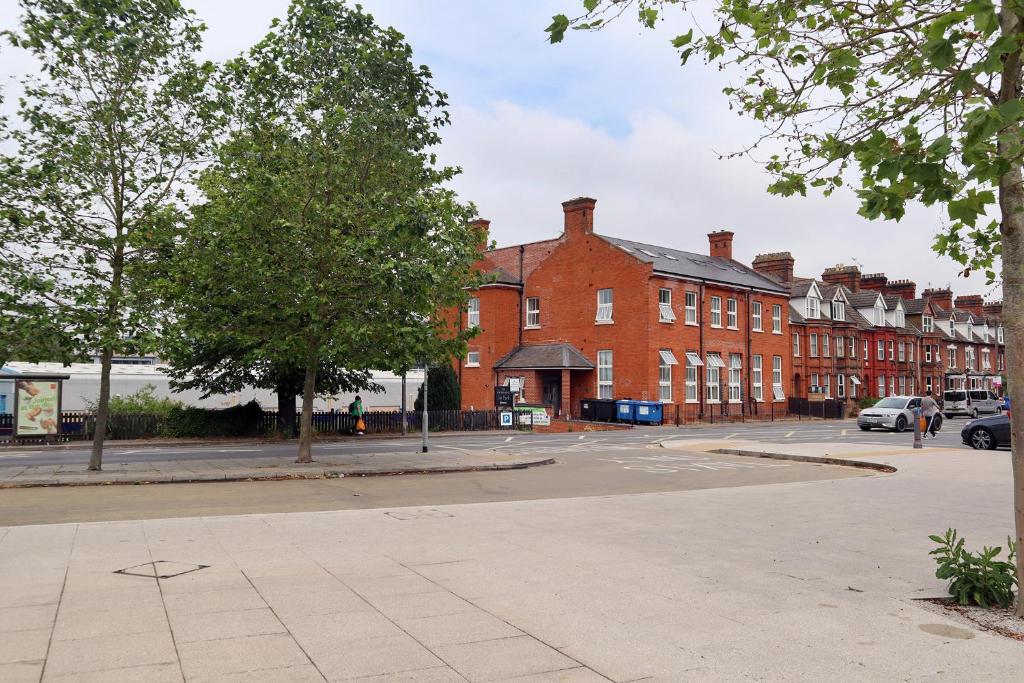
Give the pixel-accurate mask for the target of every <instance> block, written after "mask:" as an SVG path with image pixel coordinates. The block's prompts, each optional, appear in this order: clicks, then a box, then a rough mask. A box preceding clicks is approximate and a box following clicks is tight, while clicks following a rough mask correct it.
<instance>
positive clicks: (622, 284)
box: [457, 197, 791, 417]
mask: <svg viewBox="0 0 1024 683" xmlns="http://www.w3.org/2000/svg"><path fill="white" fill-rule="evenodd" d="M595 204H596V201H595V200H593V199H589V198H585V197H584V198H579V199H573V200H570V201H567V202H565V203H563V204H562V209H563V214H564V229H563V232H562V234H561V236H559V237H558V238H556V239H552V240H546V241H542V242H533V243H530V244H523V245H516V246H512V247H505V248H501V249H493V250H490V251H487V252H485V253H484V254H483V255H482V257H481V263H480V268H481V270H483V271H484V272H486V273H488V274H489V275H490V276H491V278H492V280H493V282H492V283H491V284H488V285H486V286H483V287H481V288H480V289H479V290H478V291H477V292H475V294H474V296H473V298H472V299H471V300H470V303H469V307H468V310H467V311H466V312H465V314H464V316H463V323H464V324H465V325H469V326H474V325H478V326H479V327H480V328H481V331H480V334H479V335H478V336H477V337H476V338H474V339H473V340H472V341H471V342H470V346H469V352H468V354H467V357H466V358H465V359H463V360H462V361H461V362H460V363H459V364H458V367H457V371H458V373H459V376H460V379H461V384H462V403H463V407H464V408H467V409H468V408H471V407H472V408H491V407H493V405H494V386H495V385H496V384H505V383H507V381H508V380H509V378H513V377H516V378H520V386H521V390H520V399H521V400H523V401H525V402H528V403H543V404H546V405H549V406H551V407H552V408H553V412H554V413H555V414H556V415H558V416H561V417H568V416H575V415H578V413H579V410H580V401H581V400H582V399H584V398H609V399H610V398H616V399H618V398H634V399H640V400H651V401H661V402H663V403H670V404H676V405H679V406H680V410H681V411H682V412H683V413H685V414H686V415H692V416H697V415H701V414H704V413H705V412H707V411H710V410H712V409H715V410H718V411H721V410H723V406H725V407H729V408H731V409H732V410H734V411H738V410H740V406H746V407H745V408H744V410H747V411H757V410H768V409H771V408H772V406H771V405H770V404H772V403H777V404H779V405H780V406H782V407H781V408H779V409H777V411H782V412H784V410H785V408H784V406H785V398H786V382H787V378H788V377H789V376H790V374H791V369H790V356H789V352H788V351H789V346H788V343H789V342H788V340H789V336H788V326H789V320H788V312H787V309H788V305H789V293H788V291H787V290H786V288H785V287H783V286H781V285H780V284H779V283H778V282H776V281H774V280H773V279H771V278H768V277H765V276H763V275H761V274H760V273H758V272H756V271H755V270H753V269H752V268H750V267H748V266H745V265H743V264H741V263H739V262H737V261H735V260H733V258H732V240H733V233H731V232H727V231H720V232H713V233H711V234H710V235H709V236H708V237H709V252H708V253H707V254H694V253H690V252H685V251H680V250H678V249H671V248H668V247H661V246H655V245H650V244H644V243H641V242H634V241H630V240H625V239H620V238H617V237H608V236H604V235H599V234H597V233H595V232H594V207H595ZM480 225H481V227H486V225H487V224H486V223H484V222H481V223H480Z"/></svg>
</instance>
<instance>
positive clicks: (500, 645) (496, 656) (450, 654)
mask: <svg viewBox="0 0 1024 683" xmlns="http://www.w3.org/2000/svg"><path fill="white" fill-rule="evenodd" d="M437 653H438V655H440V656H441V658H443V659H444V660H445V661H446V662H448V664H449V665H450V666H451V667H452V668H453V669H455V670H456V671H458V672H459V673H460V674H462V675H463V676H466V677H467V678H469V679H470V680H472V681H494V680H499V679H502V678H513V677H515V676H526V675H529V674H538V673H545V672H551V671H558V670H561V669H569V668H573V667H577V666H579V662H576V661H574V660H572V659H570V658H568V657H566V656H565V655H563V654H562V653H560V652H558V651H557V650H554V649H552V648H550V647H548V646H547V645H545V644H544V643H542V642H540V641H539V640H536V639H535V638H531V637H530V636H514V637H512V638H499V639H497V640H483V641H479V642H475V643H462V644H459V645H442V646H439V647H438V648H437Z"/></svg>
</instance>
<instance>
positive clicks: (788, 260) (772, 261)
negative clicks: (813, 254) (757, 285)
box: [753, 251, 796, 282]
mask: <svg viewBox="0 0 1024 683" xmlns="http://www.w3.org/2000/svg"><path fill="white" fill-rule="evenodd" d="M794 265H796V261H795V260H794V259H793V254H791V253H789V252H788V251H776V252H774V253H771V254H758V255H757V256H755V257H754V263H753V266H754V270H756V271H757V272H759V273H763V274H764V275H770V276H772V277H774V278H775V279H776V280H779V281H780V282H792V281H793V266H794Z"/></svg>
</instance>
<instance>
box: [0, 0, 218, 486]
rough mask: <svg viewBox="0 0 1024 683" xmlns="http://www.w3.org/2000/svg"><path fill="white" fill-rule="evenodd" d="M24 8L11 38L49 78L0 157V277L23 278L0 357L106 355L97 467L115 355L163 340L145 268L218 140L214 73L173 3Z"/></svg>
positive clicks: (2, 301) (12, 290) (128, 0)
mask: <svg viewBox="0 0 1024 683" xmlns="http://www.w3.org/2000/svg"><path fill="white" fill-rule="evenodd" d="M21 5H22V19H21V25H20V30H17V31H6V32H4V35H5V36H6V37H7V38H8V40H9V41H10V42H11V44H12V45H13V46H14V47H16V48H21V49H24V50H26V51H28V52H29V53H30V54H31V55H32V56H33V57H35V58H36V60H37V62H38V65H39V72H40V75H39V76H38V77H32V78H27V79H26V80H25V81H24V82H23V84H22V85H23V88H24V94H23V97H22V99H21V104H20V107H19V110H18V114H19V118H20V119H21V125H18V126H14V127H13V128H12V132H11V134H10V138H11V144H12V146H13V149H14V152H13V153H12V154H11V155H10V156H4V157H0V245H2V246H3V248H2V249H0V253H2V254H3V257H2V259H0V261H2V265H0V269H2V270H3V271H4V272H3V273H2V274H3V275H5V276H6V275H8V274H10V273H14V274H15V275H16V276H15V277H13V278H11V279H9V280H8V279H6V278H5V281H4V284H5V287H4V292H3V293H2V294H0V313H2V314H4V315H0V318H4V320H5V322H4V326H5V329H4V330H0V340H2V341H0V344H2V345H3V347H7V348H3V347H0V353H2V354H4V355H6V354H14V355H17V356H18V357H25V356H26V355H28V356H34V355H35V356H38V355H42V354H41V353H40V350H38V349H41V350H43V351H45V352H47V353H51V352H55V353H53V354H52V356H50V358H48V360H54V359H58V360H69V359H72V358H75V357H79V356H84V355H91V354H93V353H99V355H100V356H101V358H102V362H103V371H102V376H101V381H100V395H99V398H98V399H97V404H98V417H97V428H96V432H95V438H94V444H93V457H92V460H91V461H90V469H99V468H100V464H101V463H100V460H101V456H102V444H103V439H104V435H105V430H106V415H107V403H108V401H109V386H110V382H109V376H110V369H109V367H110V358H111V357H112V356H113V355H114V354H115V353H117V354H136V353H140V352H145V351H147V350H148V349H150V348H151V347H152V344H153V339H154V337H155V335H156V334H157V332H158V328H159V322H160V314H159V312H158V311H157V303H158V302H157V300H156V298H155V297H154V296H152V293H151V292H150V291H149V287H148V280H149V278H148V277H147V273H148V272H149V269H150V267H151V266H152V264H153V259H154V257H155V256H156V253H155V249H154V248H155V246H156V242H155V241H156V236H157V235H158V234H159V232H160V231H161V230H164V229H167V228H168V227H169V226H172V225H174V224H176V223H177V222H179V220H180V219H181V215H182V210H181V207H182V205H183V203H184V201H185V194H184V181H185V180H186V179H187V176H188V173H189V171H190V169H191V168H192V166H193V165H194V164H195V163H196V162H197V160H198V158H199V157H200V156H201V154H202V152H203V150H204V148H205V147H206V145H207V143H208V142H209V140H210V136H211V130H212V123H213V119H214V115H215V111H216V110H215V108H214V107H213V105H214V103H215V102H216V98H215V97H212V96H211V93H210V92H209V91H208V89H207V86H208V83H209V80H210V76H211V74H212V72H213V70H214V67H213V65H212V64H210V63H197V62H196V61H195V59H194V54H195V52H196V51H197V50H198V49H199V47H200V35H201V32H202V29H203V26H202V25H201V24H200V23H199V22H198V21H197V20H196V19H195V16H194V13H193V12H191V11H189V10H186V9H184V8H183V7H182V6H181V4H180V3H179V2H178V1H177V0H22V2H21ZM11 330H13V332H12V331H11ZM26 335H31V336H30V337H26ZM18 337H20V338H21V339H23V340H25V339H32V340H33V341H31V342H25V341H23V342H22V343H21V344H20V345H17V346H15V345H13V344H11V343H9V340H10V339H12V338H18ZM34 344H40V346H39V347H38V349H37V347H36V346H33V345H34Z"/></svg>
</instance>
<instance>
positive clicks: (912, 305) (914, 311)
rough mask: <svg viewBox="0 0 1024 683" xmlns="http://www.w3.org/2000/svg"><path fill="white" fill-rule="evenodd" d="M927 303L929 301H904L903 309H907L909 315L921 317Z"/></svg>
mask: <svg viewBox="0 0 1024 683" xmlns="http://www.w3.org/2000/svg"><path fill="white" fill-rule="evenodd" d="M927 303H928V300H927V299H904V300H903V308H905V309H907V315H921V314H922V313H924V307H925V304H927Z"/></svg>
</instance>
